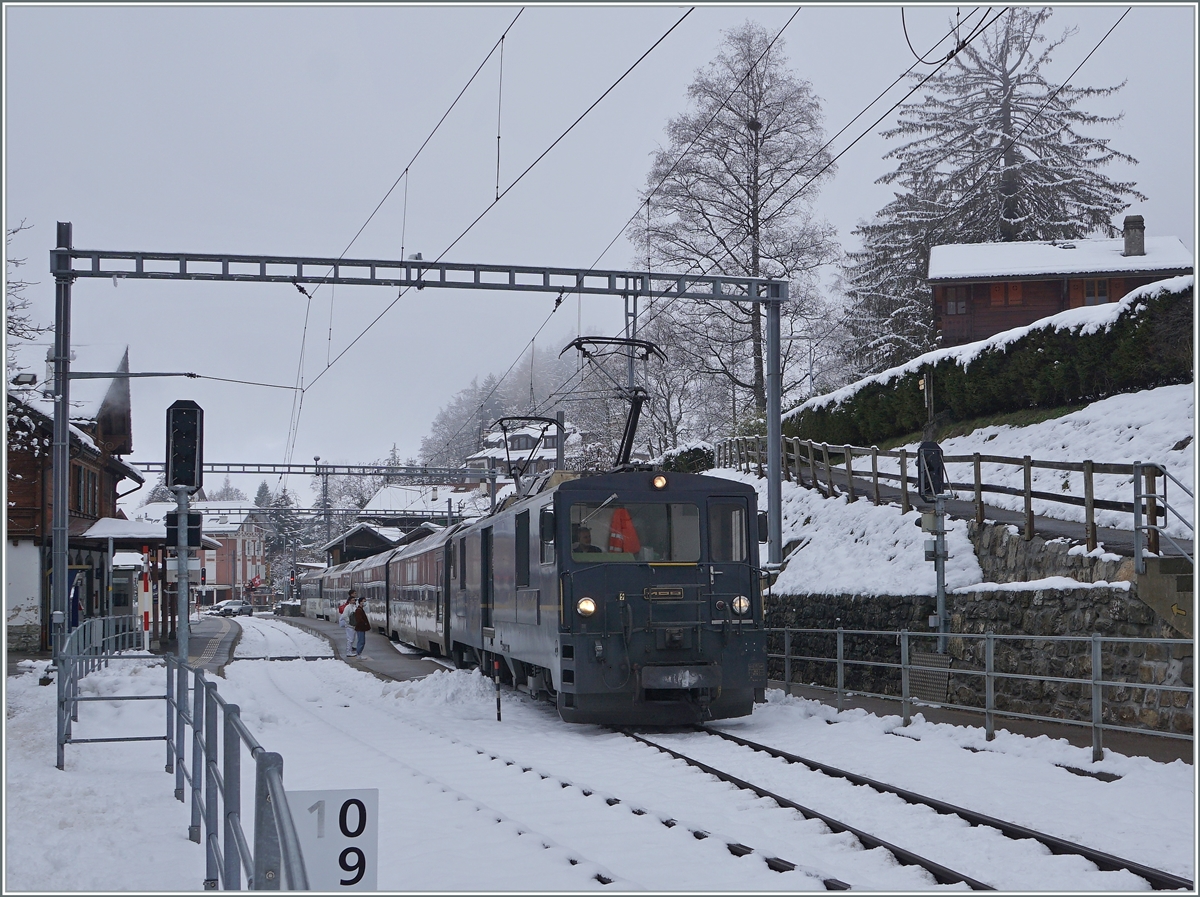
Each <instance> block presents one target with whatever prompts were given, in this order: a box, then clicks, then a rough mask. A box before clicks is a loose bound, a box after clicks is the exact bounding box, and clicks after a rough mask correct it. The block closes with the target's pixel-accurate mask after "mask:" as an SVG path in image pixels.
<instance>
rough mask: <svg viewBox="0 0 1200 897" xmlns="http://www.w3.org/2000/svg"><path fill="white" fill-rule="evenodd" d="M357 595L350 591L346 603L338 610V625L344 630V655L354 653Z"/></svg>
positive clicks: (352, 590)
mask: <svg viewBox="0 0 1200 897" xmlns="http://www.w3.org/2000/svg"><path fill="white" fill-rule="evenodd" d="M356 595H357V593H356V592H355V591H354V589H351V590H350V596H349V597H348V598H347V599H346V602H345V603H344V604H343V605H342V606H341V607H339V608H338V625H339V626H341V627H342V628H343V629H345V630H346V654H347V655H350V654H353V653H354V620H353V617H354V609H355V608H356V607H358V600H357V597H356Z"/></svg>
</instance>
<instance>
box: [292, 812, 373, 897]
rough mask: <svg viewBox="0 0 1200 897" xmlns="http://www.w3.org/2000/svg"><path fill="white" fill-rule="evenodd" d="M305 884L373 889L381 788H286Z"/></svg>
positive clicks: (322, 888)
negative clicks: (304, 873) (317, 789)
mask: <svg viewBox="0 0 1200 897" xmlns="http://www.w3.org/2000/svg"><path fill="white" fill-rule="evenodd" d="M288 805H289V807H290V808H291V811H292V819H293V820H294V821H295V823H296V833H297V835H298V836H299V838H300V850H301V852H302V853H303V855H304V868H305V871H306V872H307V873H308V886H309V888H310V889H311V890H314V891H348V890H349V891H374V890H376V889H377V865H378V860H379V824H378V816H379V790H378V789H376V788H364V789H355V790H336V791H289V792H288Z"/></svg>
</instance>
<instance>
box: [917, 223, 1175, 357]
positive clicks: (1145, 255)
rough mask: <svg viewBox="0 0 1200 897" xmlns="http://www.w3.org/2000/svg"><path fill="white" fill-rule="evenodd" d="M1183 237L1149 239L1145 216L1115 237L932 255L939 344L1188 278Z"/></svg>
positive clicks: (967, 246)
mask: <svg viewBox="0 0 1200 897" xmlns="http://www.w3.org/2000/svg"><path fill="white" fill-rule="evenodd" d="M1192 270H1193V260H1192V254H1191V253H1190V252H1189V251H1188V250H1187V248H1186V247H1184V245H1183V243H1182V242H1181V241H1180V240H1179V238H1178V237H1150V238H1147V237H1146V228H1145V223H1144V222H1143V220H1142V216H1141V215H1130V216H1127V217H1126V218H1125V222H1124V233H1123V236H1122V237H1121V238H1119V239H1115V240H1060V241H1051V242H1016V243H960V244H952V245H946V246H934V247H933V249H932V250H931V252H930V255H929V278H928V280H929V285H930V286H931V287H932V288H933V306H934V323H935V326H936V328H937V330H938V332H939V334H940V335H941V341H940V344H941V345H942V346H957V345H961V344H963V343H970V342H974V341H976V340H981V339H986V338H987V337H989V336H992V335H994V334H997V333H1000V332H1002V331H1004V330H1009V329H1011V328H1013V327H1023V326H1026V325H1028V324H1032V323H1033V322H1034V321H1037V320H1039V319H1041V318H1045V317H1048V316H1049V315H1053V314H1057V313H1058V312H1060V311H1065V310H1067V309H1068V308H1078V307H1080V306H1084V305H1099V304H1102V303H1105V302H1116V301H1118V300H1119V299H1121V297H1123V296H1124V295H1125V294H1126V293H1128V292H1130V291H1131V290H1133V289H1135V288H1137V287H1140V286H1142V285H1144V284H1147V283H1153V282H1154V281H1157V280H1164V279H1166V278H1168V277H1178V276H1180V275H1184V274H1191V273H1192Z"/></svg>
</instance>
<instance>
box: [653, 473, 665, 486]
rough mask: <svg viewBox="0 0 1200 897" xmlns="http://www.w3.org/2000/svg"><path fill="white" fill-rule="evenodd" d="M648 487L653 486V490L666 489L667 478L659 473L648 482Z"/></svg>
mask: <svg viewBox="0 0 1200 897" xmlns="http://www.w3.org/2000/svg"><path fill="white" fill-rule="evenodd" d="M650 485H651V486H653V487H654V488H655V489H666V488H667V478H666V477H665V476H663V475H662V474H661V473H660V474H657V475H655V477H654V479H652V480H651V481H650Z"/></svg>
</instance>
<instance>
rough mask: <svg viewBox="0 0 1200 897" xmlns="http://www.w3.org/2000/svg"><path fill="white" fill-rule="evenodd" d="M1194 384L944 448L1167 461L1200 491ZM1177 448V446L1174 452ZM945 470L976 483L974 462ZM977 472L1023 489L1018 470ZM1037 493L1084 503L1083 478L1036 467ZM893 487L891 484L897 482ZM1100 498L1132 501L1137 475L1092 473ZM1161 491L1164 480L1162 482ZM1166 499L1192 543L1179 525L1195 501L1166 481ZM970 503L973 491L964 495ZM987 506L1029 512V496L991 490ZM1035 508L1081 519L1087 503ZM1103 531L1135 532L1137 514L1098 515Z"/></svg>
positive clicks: (885, 467) (1174, 530)
mask: <svg viewBox="0 0 1200 897" xmlns="http://www.w3.org/2000/svg"><path fill="white" fill-rule="evenodd" d="M1194 394H1195V384H1194V383H1188V384H1181V385H1178V386H1163V387H1159V388H1158V389H1147V390H1143V391H1142V392H1135V393H1128V394H1126V395H1120V396H1113V397H1112V398H1109V399H1104V400H1102V401H1099V402H1094V403H1092V404H1091V405H1088V406H1087V407H1085V408H1081V409H1079V410H1078V411H1073V412H1071V413H1070V414H1067V415H1064V416H1063V417H1059V418H1055V419H1054V420H1048V421H1044V422H1042V423H1040V424H1032V425H1030V426H1027V427H1013V426H1001V427H982V428H980V429H978V430H976V431H974V432H973V433H969V434H967V435H966V436H956V437H954V438H952V439H946V440H943V441H942V442H941V443H940V444H941V447H942V451H943V452H944V453H945V454H947V455H971V454H972V453H974V452H979V453H980V454H982V455H1000V456H1003V457H1008V458H1023V457H1024V456H1025V455H1029V457H1030V458H1033V459H1035V460H1039V461H1072V462H1075V463H1082V462H1083V461H1095V462H1097V463H1104V464H1132V463H1134V462H1136V461H1143V462H1153V463H1157V464H1162V465H1163V466H1164V467H1165V468H1166V469H1167V471H1168V472H1169V473H1170V474H1171V475H1172V476H1174V477H1175V478H1176V479H1178V480H1179V481H1180V482H1182V483H1183V484H1184V486H1186V487H1187V488H1188V489H1189V490H1191V491H1192V492H1195V476H1196V443H1195V442H1194V441H1193V440H1192V438H1191V437H1193V436H1194V434H1195V430H1196V423H1195V400H1194ZM1176 446H1178V448H1176ZM907 448H908V451H909V458H910V461H909V471H908V474H909V478H910V482H912V481H913V478H914V477H915V472H914V469H913V463H914V462H913V461H912V460H911V459H912V458H914V457H915V455H916V450H917V443H913V444H911V445H909V446H907ZM899 469H900V463H899V460H898V459H895V458H882V457H881V458H880V459H879V470H880V472H887V473H893V474H894V473H898V472H899ZM947 473H948V474H949V476H950V479H951V480H952V481H954V482H957V483H970V482H973V481H974V476H975V475H974V470H973V467H972V465H971V464H969V463H967V464H948V465H947ZM980 474H981V477H982V479H983V481H984V482H985V483H991V484H993V485H1001V486H1010V487H1012V488H1015V489H1020V488H1023V486H1024V477H1025V474H1024V470H1023V468H1021V467H1020V466H1014V465H1006V464H987V463H981V465H980ZM1032 480H1033V485H1032V488H1033V490H1034V491H1035V492H1051V493H1061V494H1063V495H1069V496H1074V497H1076V498H1083V494H1084V489H1083V474H1082V473H1071V472H1065V471H1060V470H1044V469H1039V468H1036V467H1035V468H1034V469H1033V475H1032ZM893 482H894V481H893ZM1094 483H1095V485H1094V489H1095V498H1097V499H1101V500H1105V501H1121V502H1126V503H1132V502H1133V478H1132V477H1131V476H1118V475H1114V474H1096V475H1095V476H1094ZM1159 492H1160V494H1161V481H1160V484H1159ZM1166 494H1167V500H1168V502H1169V503H1170V505H1171V508H1172V509H1173V511H1174V512H1175V513H1172V514H1171V515H1170V519H1169V521H1168V525H1167V532H1168V533H1170V535H1172V536H1175V537H1176V538H1179V537H1183V538H1185V539H1191V538H1192V532H1191V530H1190V529H1188V528H1187V527H1186V526H1185V525H1184V524H1183V523H1181V522H1180V521H1179V517H1182V518H1183V519H1184V520H1186V521H1187V522H1188V523H1191V522H1193V521H1194V519H1195V518H1194V514H1193V504H1194V502H1193V500H1192V499H1191V498H1189V497H1188V496H1187V494H1186V493H1184V492H1183V491H1182V490H1181V489H1179V487H1178V486H1177V485H1176V484H1175V483H1171V482H1168V484H1167V493H1166ZM961 497H965V498H972V497H973V496H971V495H970V494H967V495H964V496H961ZM984 501H985V502H986V503H987V504H989V505H994V506H995V507H998V508H1004V509H1007V510H1024V507H1025V499H1024V498H1022V497H1021V496H1019V495H1002V494H999V493H995V492H989V493H986V494H985V495H984ZM1033 511H1034V513H1035V514H1039V515H1041V516H1044V517H1053V518H1056V519H1058V520H1075V521H1082V520H1083V519H1084V509H1083V506H1082V505H1069V504H1060V503H1058V502H1051V501H1043V500H1041V499H1034V502H1033ZM1096 524H1097V525H1098V526H1107V527H1114V528H1117V529H1124V530H1130V529H1132V528H1133V514H1132V513H1126V512H1123V511H1105V510H1097V511H1096Z"/></svg>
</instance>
